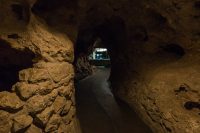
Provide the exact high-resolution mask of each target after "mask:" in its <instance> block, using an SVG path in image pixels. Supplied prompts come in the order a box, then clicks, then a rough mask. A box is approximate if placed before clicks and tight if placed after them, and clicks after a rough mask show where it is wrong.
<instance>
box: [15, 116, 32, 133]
mask: <svg viewBox="0 0 200 133" xmlns="http://www.w3.org/2000/svg"><path fill="white" fill-rule="evenodd" d="M32 121H33V118H32V117H31V116H29V115H19V116H16V117H14V119H13V126H12V130H13V131H14V132H19V131H23V130H24V129H26V128H27V127H29V126H30V125H31V124H32Z"/></svg>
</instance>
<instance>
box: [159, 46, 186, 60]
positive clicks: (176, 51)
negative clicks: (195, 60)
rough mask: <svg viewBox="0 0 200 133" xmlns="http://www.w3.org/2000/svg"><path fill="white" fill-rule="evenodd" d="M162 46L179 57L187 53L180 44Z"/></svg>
mask: <svg viewBox="0 0 200 133" xmlns="http://www.w3.org/2000/svg"><path fill="white" fill-rule="evenodd" d="M161 48H162V49H163V50H164V51H165V52H167V53H171V54H174V55H176V56H177V57H182V56H184V55H185V50H184V49H183V48H182V47H181V46H180V45H178V44H173V43H172V44H168V45H166V46H161Z"/></svg>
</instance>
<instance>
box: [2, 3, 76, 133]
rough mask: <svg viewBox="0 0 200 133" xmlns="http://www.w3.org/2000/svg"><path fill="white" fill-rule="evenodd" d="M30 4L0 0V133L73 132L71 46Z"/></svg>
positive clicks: (66, 38)
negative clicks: (34, 11) (49, 26)
mask: <svg viewBox="0 0 200 133" xmlns="http://www.w3.org/2000/svg"><path fill="white" fill-rule="evenodd" d="M33 2H34V1H31V0H29V1H24V0H18V1H17V0H16V1H15V0H9V1H7V0H1V1H0V19H1V23H0V49H1V57H0V69H1V70H0V77H1V78H0V79H1V81H0V87H1V92H0V132H1V133H9V132H13V133H15V132H16V133H17V132H23V133H24V132H25V133H42V132H48V133H50V132H58V133H74V132H76V131H75V125H76V124H75V123H76V122H75V121H76V117H75V112H76V111H75V100H74V99H75V98H74V93H75V90H74V83H73V78H74V69H73V65H72V63H73V60H74V59H73V58H74V57H73V43H72V42H71V41H70V39H68V37H67V36H66V35H64V34H61V33H56V32H53V31H52V30H51V29H50V28H48V27H47V26H46V25H45V24H44V23H43V22H42V20H39V18H37V17H36V16H35V15H34V14H32V12H31V7H32V5H33Z"/></svg>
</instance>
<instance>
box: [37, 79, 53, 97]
mask: <svg viewBox="0 0 200 133" xmlns="http://www.w3.org/2000/svg"><path fill="white" fill-rule="evenodd" d="M37 85H39V86H40V89H39V90H38V93H39V94H40V95H47V94H49V93H51V92H52V90H53V89H54V87H55V84H54V83H53V81H46V82H40V83H37Z"/></svg>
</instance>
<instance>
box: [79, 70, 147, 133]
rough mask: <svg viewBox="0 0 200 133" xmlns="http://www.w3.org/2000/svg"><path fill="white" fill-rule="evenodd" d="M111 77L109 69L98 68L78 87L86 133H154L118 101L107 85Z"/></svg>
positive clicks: (80, 111)
mask: <svg viewBox="0 0 200 133" xmlns="http://www.w3.org/2000/svg"><path fill="white" fill-rule="evenodd" d="M109 74H110V70H109V69H108V68H98V69H97V70H96V72H95V73H94V74H93V75H92V76H89V77H87V78H86V79H83V80H81V81H79V83H77V84H76V102H77V115H78V119H79V121H80V127H81V131H82V133H151V131H150V129H149V128H148V127H147V126H146V125H145V124H144V123H143V122H142V121H141V120H140V119H139V118H138V116H137V115H136V114H135V113H134V112H133V111H132V110H131V109H130V108H129V107H128V106H127V105H125V104H124V103H122V102H117V101H116V100H115V98H114V97H113V94H112V93H111V91H110V89H109V85H108V83H107V79H108V77H109Z"/></svg>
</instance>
